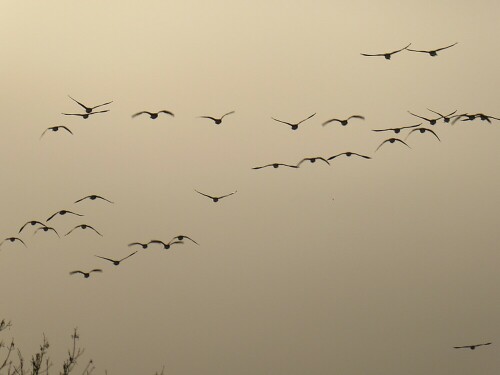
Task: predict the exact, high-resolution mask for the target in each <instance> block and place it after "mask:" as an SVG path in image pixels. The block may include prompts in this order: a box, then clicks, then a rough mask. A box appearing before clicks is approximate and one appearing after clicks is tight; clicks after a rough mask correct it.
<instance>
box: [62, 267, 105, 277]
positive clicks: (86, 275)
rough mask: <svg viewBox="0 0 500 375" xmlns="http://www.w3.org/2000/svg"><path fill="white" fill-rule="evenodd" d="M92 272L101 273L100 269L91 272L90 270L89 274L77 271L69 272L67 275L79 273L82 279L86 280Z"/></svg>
mask: <svg viewBox="0 0 500 375" xmlns="http://www.w3.org/2000/svg"><path fill="white" fill-rule="evenodd" d="M92 272H102V270H101V269H100V268H94V269H93V270H90V271H89V272H83V271H80V270H77V271H71V272H70V273H69V274H70V275H74V274H77V273H81V274H82V275H83V277H85V278H86V279H88V278H89V276H90V274H91V273H92Z"/></svg>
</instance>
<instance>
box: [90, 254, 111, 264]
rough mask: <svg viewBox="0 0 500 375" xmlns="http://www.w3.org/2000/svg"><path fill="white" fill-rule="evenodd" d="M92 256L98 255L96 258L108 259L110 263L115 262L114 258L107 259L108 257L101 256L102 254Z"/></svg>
mask: <svg viewBox="0 0 500 375" xmlns="http://www.w3.org/2000/svg"><path fill="white" fill-rule="evenodd" d="M94 256H96V257H98V258H101V259H105V260H108V261H110V262H111V263H114V262H116V260H114V259H109V258H106V257H102V256H100V255H94Z"/></svg>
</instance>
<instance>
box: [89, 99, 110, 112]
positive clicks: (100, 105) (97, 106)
mask: <svg viewBox="0 0 500 375" xmlns="http://www.w3.org/2000/svg"><path fill="white" fill-rule="evenodd" d="M111 103H113V101H110V102H107V103H103V104H99V105H96V106H95V107H92V108H91V109H92V110H94V109H96V108H99V107H102V106H103V105H108V104H111Z"/></svg>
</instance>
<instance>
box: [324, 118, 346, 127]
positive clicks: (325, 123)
mask: <svg viewBox="0 0 500 375" xmlns="http://www.w3.org/2000/svg"><path fill="white" fill-rule="evenodd" d="M334 121H337V122H342V120H339V119H338V118H332V119H330V120H326V121H325V122H324V123H322V124H321V125H322V126H325V125H327V124H329V123H330V122H334Z"/></svg>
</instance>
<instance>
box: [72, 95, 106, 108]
mask: <svg viewBox="0 0 500 375" xmlns="http://www.w3.org/2000/svg"><path fill="white" fill-rule="evenodd" d="M68 97H69V98H70V99H71V100H73V101H74V102H76V103H77V104H79V105H80V106H81V107H82V108H84V109H85V110H92V108H90V107H87V106H86V105H85V104H82V103H80V102H79V101H78V100H76V99H74V98H72V97H71V96H69V95H68ZM107 104H109V103H107Z"/></svg>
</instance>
